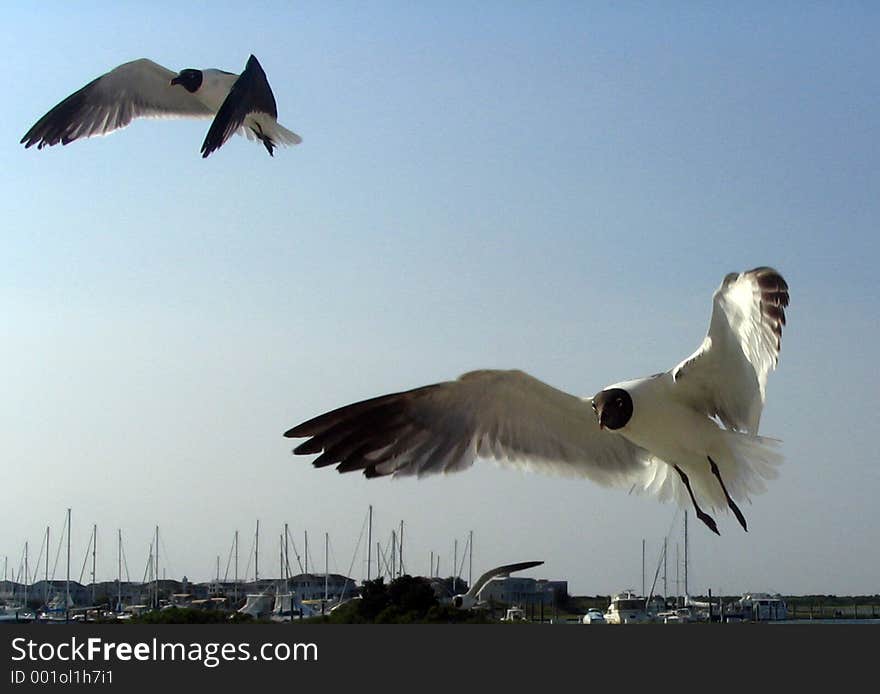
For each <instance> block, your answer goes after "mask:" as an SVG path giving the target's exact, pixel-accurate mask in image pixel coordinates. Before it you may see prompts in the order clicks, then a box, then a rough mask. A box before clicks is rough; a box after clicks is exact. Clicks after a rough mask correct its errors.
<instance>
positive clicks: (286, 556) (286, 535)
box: [284, 523, 290, 582]
mask: <svg viewBox="0 0 880 694" xmlns="http://www.w3.org/2000/svg"><path fill="white" fill-rule="evenodd" d="M289 537H290V534H289V533H288V532H287V523H285V524H284V569H285V571H286V572H287V573H285V574H284V575H285V576H286V577H287V580H288V582H289V581H290V547H289V546H288V545H289Z"/></svg>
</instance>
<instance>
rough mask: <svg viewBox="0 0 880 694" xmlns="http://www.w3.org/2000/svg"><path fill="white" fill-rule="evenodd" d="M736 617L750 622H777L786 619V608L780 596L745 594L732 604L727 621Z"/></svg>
mask: <svg viewBox="0 0 880 694" xmlns="http://www.w3.org/2000/svg"><path fill="white" fill-rule="evenodd" d="M737 617H738V618H740V619H742V620H744V621H751V622H778V621H780V620H784V619H788V607H787V606H786V604H785V600H784V599H783V597H782V596H781V595H770V594H768V593H745V594H743V596H742V597H741V598H740V599H739V600H738V601H737V602H736V603H734V605H733V609H732V610H731V614H730V616H729V620H730V621H735V620H736V619H737Z"/></svg>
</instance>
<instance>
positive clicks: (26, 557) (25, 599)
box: [24, 540, 30, 608]
mask: <svg viewBox="0 0 880 694" xmlns="http://www.w3.org/2000/svg"><path fill="white" fill-rule="evenodd" d="M29 586H30V580H29V579H28V543H27V540H25V541H24V606H25V608H26V607H27V601H28V587H29Z"/></svg>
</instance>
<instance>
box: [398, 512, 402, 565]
mask: <svg viewBox="0 0 880 694" xmlns="http://www.w3.org/2000/svg"><path fill="white" fill-rule="evenodd" d="M398 573H399V574H400V575H401V576H403V521H400V571H399V572H398Z"/></svg>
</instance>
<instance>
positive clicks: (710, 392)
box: [284, 267, 788, 534]
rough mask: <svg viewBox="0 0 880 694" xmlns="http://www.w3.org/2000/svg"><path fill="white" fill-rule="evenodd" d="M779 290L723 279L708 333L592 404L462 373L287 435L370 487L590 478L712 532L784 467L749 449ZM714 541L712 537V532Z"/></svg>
mask: <svg viewBox="0 0 880 694" xmlns="http://www.w3.org/2000/svg"><path fill="white" fill-rule="evenodd" d="M786 306H788V285H787V284H786V282H785V280H784V279H783V278H782V276H781V275H780V274H779V273H778V272H777V271H776V270H774V269H772V268H769V267H759V268H755V269H754V270H749V271H747V272H742V273H731V274H729V275H727V276H726V277H725V278H724V281H723V282H722V283H721V286H720V287H719V288H718V289H717V290H716V291H715V294H714V296H713V306H712V317H711V320H710V322H709V332H708V334H707V335H706V338H705V339H704V340H703V343H702V344H701V345H700V347H699V348H698V349H697V351H696V352H694V353H693V354H692V355H691V356H689V357H688V358H687V359H685V360H684V361H682V362H681V363H679V364H678V365H676V366H675V367H673V368H672V369H670V370H669V371H665V372H663V373H659V374H654V375H653V376H648V377H647V378H639V379H635V380H631V381H624V382H621V383H615V384H613V385H609V386H606V387H605V388H603V389H602V390H600V391H599V392H597V393H596V394H595V395H594V396H593V397H592V398H589V397H588V398H580V397H575V396H573V395H569V394H568V393H565V392H562V391H560V390H557V389H556V388H553V387H551V386H549V385H547V384H546V383H543V382H541V381H539V380H538V379H536V378H534V377H532V376H530V375H528V374H526V373H524V372H522V371H499V370H483V371H471V372H470V373H466V374H464V375H463V376H461V377H460V378H459V379H458V380H455V381H447V382H444V383H437V384H434V385H429V386H423V387H421V388H415V389H414V390H408V391H405V392H401V393H392V394H390V395H383V396H380V397H376V398H372V399H370V400H364V401H362V402H358V403H355V404H353V405H347V406H345V407H340V408H339V409H336V410H333V411H332V412H327V413H326V414H322V415H320V416H318V417H315V418H314V419H310V420H309V421H307V422H304V423H303V424H300V425H298V426H295V427H293V428H292V429H290V430H289V431H287V432H286V433H285V434H284V435H285V436H287V437H289V438H304V437H310V438H308V440H307V441H305V442H303V443H301V444H300V445H299V446H297V447H296V448H295V449H294V451H293V452H294V453H296V454H300V455H306V454H314V453H321V455H320V456H318V457H317V458H316V459H315V460H314V465H315V466H316V467H324V466H326V465H334V464H335V465H336V469H337V470H338V471H339V472H349V471H351V470H363V471H364V474H365V475H366V476H367V477H377V476H382V475H391V474H393V475H417V476H422V475H429V474H433V473H439V472H455V471H458V470H463V469H465V468H467V467H469V466H470V465H471V464H472V463H473V461H474V459H475V458H478V457H480V458H494V459H495V460H496V461H499V462H502V463H507V464H512V465H515V466H518V467H521V468H526V469H531V470H536V471H543V472H556V473H562V474H568V475H577V476H583V477H588V478H590V479H592V480H594V481H595V482H598V483H599V484H602V485H613V486H623V487H629V488H630V489H634V490H636V491H639V492H646V493H651V494H655V495H657V496H658V497H659V498H660V499H661V500H669V499H674V500H676V501H677V502H678V503H680V504H682V505H684V504H686V503H687V500H688V499H690V502H691V503H692V504H693V506H694V508H695V510H696V513H697V516H698V517H699V518H700V520H702V521H703V522H704V523H705V524H706V525H707V526H708V527H709V528H710V529H711V530H712V531H713V532H715V533H718V527H717V525H716V523H715V520H714V518H712V516H711V515H709V513H708V512H706V511H704V510H703V508H702V507H701V505H700V504H701V502H702V503H703V504H706V505H707V506H708V507H709V508H711V509H713V510H718V509H728V508H729V509H730V510H731V511H732V512H733V513H734V514H735V515H736V518H737V520H738V521H739V523H740V525H742V527H743V529H744V530H748V527H747V525H746V520H745V517H744V516H743V514H742V511H741V510H740V508H739V506H738V504H737V501H740V502H742V501H748V500H749V497H750V495H751V494H757V493H760V492H763V491H764V490H765V484H764V481H765V480H767V479H772V478H774V477H776V466H777V465H778V464H779V463H781V462H782V455H781V454H780V453H779V451H778V450H777V448H778V444H779V441H778V440H776V439H769V438H765V437H762V436H758V424H759V422H760V419H761V411H762V409H763V405H764V401H765V385H766V383H767V375H768V373H769V372H770V371H771V370H773V369H774V368H775V367H776V364H777V362H778V359H779V349H780V344H781V338H782V327H783V326H784V325H785V307H786ZM718 534H720V533H718Z"/></svg>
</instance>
